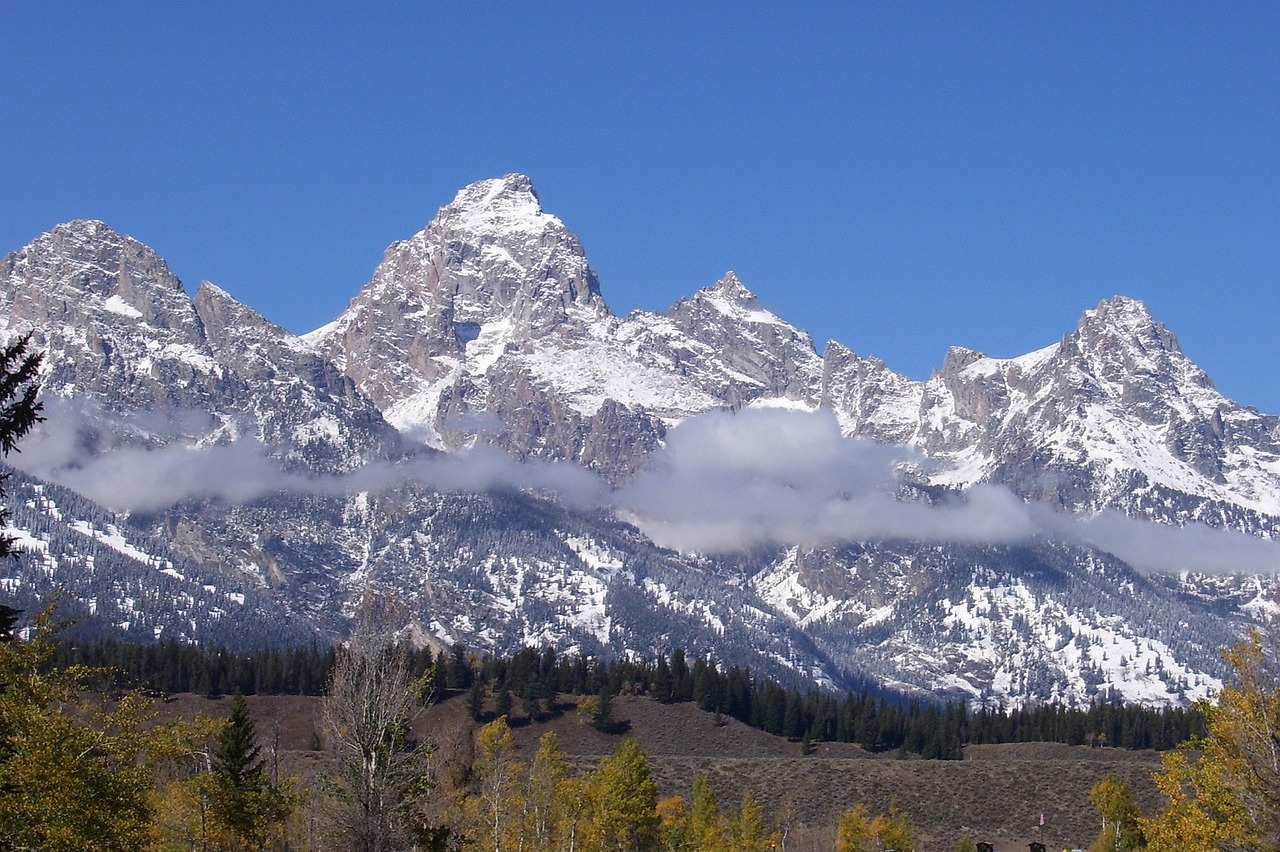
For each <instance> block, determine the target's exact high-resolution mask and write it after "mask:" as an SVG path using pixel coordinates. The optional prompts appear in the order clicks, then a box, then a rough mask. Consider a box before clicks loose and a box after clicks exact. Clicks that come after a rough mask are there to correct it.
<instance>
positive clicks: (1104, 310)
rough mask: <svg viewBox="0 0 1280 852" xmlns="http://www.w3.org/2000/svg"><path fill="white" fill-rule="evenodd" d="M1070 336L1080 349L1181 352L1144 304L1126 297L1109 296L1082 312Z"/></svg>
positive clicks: (1173, 339) (1170, 335) (1171, 336)
mask: <svg viewBox="0 0 1280 852" xmlns="http://www.w3.org/2000/svg"><path fill="white" fill-rule="evenodd" d="M1074 337H1075V338H1076V340H1078V341H1079V343H1080V348H1082V349H1095V350H1096V349H1101V348H1107V347H1114V346H1116V345H1122V346H1126V347H1128V348H1134V347H1136V348H1140V349H1142V350H1144V351H1146V352H1148V353H1151V354H1155V353H1159V352H1163V353H1168V354H1170V355H1181V354H1182V348H1181V347H1180V346H1179V345H1178V340H1177V338H1175V337H1174V336H1173V334H1172V332H1170V331H1169V330H1168V329H1167V328H1165V327H1164V325H1163V324H1161V323H1158V322H1156V321H1155V320H1154V319H1153V318H1152V316H1151V313H1150V312H1149V311H1148V310H1147V306H1146V305H1144V304H1143V303H1142V302H1140V301H1138V300H1137V299H1131V298H1129V297H1128V296H1113V297H1111V298H1110V299H1105V300H1103V301H1102V302H1100V303H1099V304H1098V306H1097V307H1096V308H1093V309H1091V310H1088V311H1085V312H1084V316H1082V317H1081V318H1080V324H1079V326H1078V327H1077V328H1076V331H1075V333H1074Z"/></svg>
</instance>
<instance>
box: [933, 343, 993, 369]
mask: <svg viewBox="0 0 1280 852" xmlns="http://www.w3.org/2000/svg"><path fill="white" fill-rule="evenodd" d="M986 357H987V356H986V354H985V353H983V352H979V351H978V350H976V349H968V348H966V347H964V346H952V347H951V348H950V349H948V350H947V354H946V357H944V358H943V359H942V371H941V373H942V375H944V376H952V375H955V374H956V373H959V372H960V371H961V370H963V369H964V368H966V367H968V366H969V365H970V364H975V363H977V362H978V361H982V360H984V359H985V358H986Z"/></svg>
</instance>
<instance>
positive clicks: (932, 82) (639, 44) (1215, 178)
mask: <svg viewBox="0 0 1280 852" xmlns="http://www.w3.org/2000/svg"><path fill="white" fill-rule="evenodd" d="M781 5H782V4H773V3H732V4H731V3H651V4H616V3H547V4H532V3H519V4H517V3H461V2H458V3H449V2H444V3H431V4H428V3H413V4H404V5H390V4H378V6H377V9H376V10H374V11H368V10H356V9H354V8H352V6H353V4H336V3H334V4H326V3H318V4H317V3H308V4H300V3H299V4H290V3H270V4H267V3H258V4H238V3H218V4H196V3H187V2H182V3H163V4H162V3H154V4H140V3H111V4H108V3H92V4H91V3H70V2H62V3H46V2H38V3H37V2H31V3H26V2H19V3H12V4H8V5H7V6H6V7H5V11H4V13H3V16H2V20H3V29H4V31H5V38H4V49H3V50H0V104H2V105H3V107H4V114H5V121H4V130H3V132H0V181H2V186H3V195H0V251H9V250H12V249H17V248H19V247H21V246H22V245H24V244H26V243H27V242H28V241H29V240H31V239H32V238H33V237H35V236H36V235H37V234H39V233H40V232H42V231H44V230H47V229H48V228H50V227H51V226H53V225H54V224H56V223H58V222H61V221H66V220H68V219H72V218H78V217H90V218H98V219H104V220H106V221H107V222H108V223H110V224H111V225H112V226H113V227H115V228H116V229H118V230H121V231H124V232H126V233H129V234H132V235H133V236H135V237H137V238H138V239H140V240H142V241H143V242H145V243H147V244H148V245H151V246H152V247H153V248H155V249H156V250H157V251H159V252H160V254H161V255H163V256H164V257H165V258H166V259H167V260H168V261H169V263H170V265H171V266H172V268H173V269H174V271H175V272H176V273H177V274H178V275H179V276H180V277H182V278H183V280H184V281H185V282H186V283H187V285H188V286H189V287H191V288H194V286H195V285H196V284H197V283H198V282H199V281H200V280H201V279H209V280H212V281H214V282H215V283H217V284H219V285H221V286H222V287H224V288H225V289H227V290H229V291H230V292H231V293H232V294H233V295H235V296H236V297H237V298H239V299H240V300H242V301H244V302H246V303H248V304H250V305H252V306H253V307H255V308H257V309H258V310H260V311H261V312H262V313H264V314H265V315H266V316H267V317H268V318H270V319H272V320H273V321H275V322H277V323H279V324H281V325H284V326H285V327H287V328H289V329H291V330H293V331H297V332H304V331H308V330H310V329H312V328H314V327H315V326H318V325H320V324H322V323H324V322H327V321H328V320H330V319H332V318H333V317H335V316H336V315H337V314H338V313H339V312H340V311H341V310H342V309H343V307H344V306H345V305H346V303H347V301H348V300H349V299H350V298H351V297H352V296H354V295H355V293H356V292H357V291H358V289H359V288H360V287H361V286H362V285H363V284H364V283H365V281H367V280H368V277H369V275H370V273H371V272H372V270H373V268H374V266H375V265H376V263H377V262H378V260H379V258H380V257H381V254H382V251H383V249H384V248H385V247H386V246H387V244H388V243H390V242H391V241H393V240H396V239H402V238H405V237H408V236H410V235H412V234H413V233H414V232H416V231H417V230H419V229H421V228H422V227H423V226H424V225H425V224H426V223H427V221H428V220H429V219H430V218H431V216H432V215H433V214H434V213H435V211H436V210H437V209H438V208H439V207H440V206H441V205H443V204H445V203H447V202H448V201H449V200H450V199H451V198H452V197H453V195H454V193H455V192H456V191H457V190H458V189H459V188H461V187H462V186H463V185H465V184H467V183H470V182H472V181H474V180H479V179H482V178H487V177H494V176H498V175H501V174H504V173H507V172H513V171H519V172H524V173H526V174H528V175H530V176H531V177H532V178H533V181H534V185H535V186H536V187H537V189H538V191H539V194H540V196H541V198H542V201H543V204H544V206H545V207H546V208H547V209H548V210H549V211H550V212H553V213H555V214H557V215H558V216H560V217H561V218H562V219H563V220H564V221H565V223H566V224H567V225H568V226H569V228H570V229H571V230H573V231H574V232H575V233H576V234H577V235H578V236H579V237H580V238H581V239H582V242H583V244H584V246H585V247H586V250H587V254H588V257H589V258H590V260H591V262H592V265H593V266H594V267H595V268H596V270H597V271H598V272H599V274H600V277H601V282H602V288H603V291H604V295H605V298H606V299H607V300H608V302H609V304H610V306H611V307H612V308H613V309H614V311H615V312H617V313H625V312H627V311H629V310H631V309H633V308H637V307H640V308H647V309H665V308H666V307H667V306H669V305H670V304H671V302H673V301H674V300H675V299H677V298H679V297H680V296H684V295H688V294H690V293H692V292H693V291H694V290H695V289H697V288H699V287H702V286H706V285H708V284H711V283H713V282H714V281H715V280H716V279H717V278H719V277H720V275H721V274H722V273H723V272H724V271H725V270H728V269H733V270H735V271H737V272H738V273H739V275H740V276H741V277H742V279H743V281H744V282H745V283H746V285H747V286H748V287H750V288H751V289H753V290H754V291H756V292H757V293H758V294H759V295H760V296H761V298H762V299H763V301H764V302H765V303H766V305H768V306H769V307H770V308H772V309H773V310H774V311H775V312H776V313H778V314H780V315H781V316H783V317H784V318H785V319H787V320H789V321H790V322H792V323H794V324H796V325H799V326H801V327H803V328H806V329H808V330H809V331H810V332H811V333H812V334H813V335H814V337H815V339H816V340H817V342H818V345H819V347H821V346H822V345H823V343H824V342H825V341H826V340H828V339H831V338H835V339H838V340H840V341H841V342H843V343H845V344H846V345H848V346H850V347H851V348H853V349H854V350H855V351H857V352H859V353H861V354H864V355H876V356H878V357H880V358H883V359H884V360H885V361H886V362H887V363H888V364H889V365H890V366H891V367H893V368H894V369H896V370H898V371H900V372H904V373H906V374H908V375H910V376H912V377H915V378H923V377H925V376H927V375H928V374H929V372H930V370H932V369H933V368H935V367H937V366H938V365H940V364H941V361H942V356H943V354H944V352H945V350H946V348H947V347H948V346H950V345H953V344H954V345H964V346H969V347H972V348H975V349H980V350H983V351H985V352H987V353H989V354H991V355H995V356H1001V357H1003V356H1013V355H1018V354H1022V353H1024V352H1027V351H1029V350H1032V349H1035V348H1039V347H1041V346H1044V345H1047V344H1049V343H1052V342H1054V341H1055V340H1057V339H1059V338H1060V337H1061V335H1062V334H1063V333H1065V332H1067V331H1070V330H1071V329H1072V328H1074V326H1075V324H1076V322H1077V320H1078V318H1079V316H1080V314H1081V313H1082V312H1083V311H1084V310H1085V309H1086V308H1089V307H1092V306H1093V305H1095V304H1096V303H1097V302H1098V301H1100V300H1101V299H1103V298H1106V297H1108V296H1111V295H1114V294H1117V293H1122V294H1125V295H1130V296H1133V297H1136V298H1139V299H1142V300H1143V301H1145V302H1146V303H1147V304H1148V306H1149V307H1150V309H1151V311H1152V313H1153V314H1154V315H1155V317H1156V318H1157V319H1159V320H1161V321H1163V322H1164V323H1165V324H1166V325H1168V326H1169V328H1170V329H1171V330H1172V331H1173V332H1174V333H1175V334H1176V335H1177V336H1178V337H1179V339H1180V340H1181V342H1182V344H1183V348H1184V349H1185V350H1186V352H1187V353H1188V354H1189V355H1190V356H1191V357H1192V358H1194V359H1195V360H1196V361H1197V362H1199V363H1200V364H1201V366H1203V367H1204V368H1205V369H1206V370H1207V371H1208V372H1209V374H1210V376H1211V377H1212V378H1213V379H1214V380H1215V382H1216V383H1217V385H1218V386H1219V388H1220V389H1222V390H1223V391H1224V392H1225V393H1226V394H1228V395H1229V396H1231V397H1233V398H1235V399H1237V400H1239V401H1241V402H1243V403H1245V404H1250V405H1255V406H1257V407H1259V408H1261V409H1263V410H1264V411H1268V412H1271V413H1280V381H1277V379H1276V361H1277V358H1276V351H1277V350H1276V343H1275V340H1276V330H1277V317H1280V4H1275V3H1237V2H1224V3H1213V4H1209V3H1203V4H1184V3H1169V2H1163V3H1141V2H1126V3H1087V2H1086V3H1008V4H1005V3H985V2H975V3H944V2H937V3H929V4H915V3H908V2H901V3H898V2H894V3H889V2H884V3H859V4H854V3H829V4H827V3H803V4H789V5H792V6H795V7H797V8H793V9H788V10H785V11H779V9H778V7H779V6H781Z"/></svg>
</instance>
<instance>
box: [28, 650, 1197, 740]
mask: <svg viewBox="0 0 1280 852" xmlns="http://www.w3.org/2000/svg"><path fill="white" fill-rule="evenodd" d="M406 653H407V655H408V659H409V665H410V667H411V669H412V671H413V673H414V676H415V677H423V676H429V677H430V680H431V683H432V684H433V687H432V688H433V689H434V690H435V691H436V692H437V697H444V696H447V695H449V694H450V693H464V694H465V695H466V696H467V697H466V699H465V700H466V701H467V702H468V708H469V710H470V711H471V714H472V716H473V717H474V718H475V719H476V720H477V721H485V715H484V713H485V711H484V707H485V706H486V704H485V702H486V700H487V699H489V698H490V697H492V699H493V702H494V704H495V705H496V708H497V709H496V713H494V714H493V715H508V716H512V717H515V716H523V717H526V718H533V719H537V718H540V717H541V716H543V715H544V714H546V713H549V712H552V711H553V710H554V707H555V702H556V696H557V695H559V694H569V695H595V696H597V699H598V700H600V699H601V697H602V698H603V701H604V702H605V703H606V706H607V702H608V701H609V699H611V698H612V697H613V696H617V695H621V694H630V695H644V696H648V697H650V698H652V699H654V700H656V701H659V702H662V703H668V704H673V703H682V702H692V703H694V704H696V705H697V706H698V707H699V708H701V709H702V710H704V711H706V712H708V713H715V714H719V715H721V716H723V717H728V718H732V719H736V720H738V721H740V722H742V723H744V724H747V725H750V726H752V727H754V728H757V729H759V730H762V731H766V732H767V733H770V734H774V735H777V736H783V737H787V738H789V739H791V740H795V741H799V742H803V743H806V744H810V743H817V742H843V743H856V744H858V745H860V746H862V747H863V748H865V749H867V750H869V751H875V752H884V751H895V750H901V751H903V752H906V753H910V754H919V755H921V756H923V757H926V758H932V759H942V760H947V759H958V758H960V757H961V755H962V751H961V749H962V747H963V746H965V745H970V744H998V743H1015V742H1055V743H1065V744H1067V745H1093V746H1111V747H1118V748H1130V749H1156V750H1166V749H1171V748H1174V747H1176V746H1177V745H1178V744H1179V743H1182V742H1184V741H1186V740H1187V739H1189V738H1191V737H1193V736H1195V735H1197V734H1199V733H1201V732H1202V731H1203V724H1204V723H1203V717H1202V716H1201V714H1200V713H1199V712H1198V711H1197V710H1195V709H1194V708H1185V707H1142V706H1139V705H1132V704H1120V703H1106V702H1095V703H1093V704H1092V705H1090V706H1089V707H1087V708H1078V707H1065V706H1062V705H1059V704H1041V705H1036V706H1029V707H1014V708H1001V707H995V708H987V707H983V708H979V709H977V710H971V709H969V708H967V707H966V706H965V705H964V704H963V703H960V702H955V701H952V702H945V703H940V702H935V701H929V700H925V699H920V698H916V697H911V696H906V695H903V694H900V693H895V692H892V691H890V690H885V689H877V688H874V687H871V686H868V687H866V688H864V689H862V690H859V691H856V692H855V691H850V692H847V693H845V694H844V695H837V694H834V693H831V692H828V691H824V690H820V689H808V690H801V689H799V688H796V687H791V686H783V685H782V684H779V683H778V682H776V681H774V680H771V679H763V678H759V677H756V676H754V675H753V674H752V672H751V671H750V670H749V669H743V668H740V667H738V666H731V667H729V668H728V669H727V670H722V669H721V668H720V667H719V666H717V665H716V664H715V663H714V662H713V661H710V660H707V659H703V658H695V659H693V660H692V661H690V660H689V659H688V658H687V657H686V654H685V652H684V651H683V650H682V649H678V648H677V649H676V650H675V651H674V652H673V653H672V654H671V655H670V657H668V656H667V655H665V654H664V655H659V656H658V658H657V659H656V660H654V661H652V662H645V661H638V660H631V659H620V660H613V661H609V660H602V659H595V658H590V657H585V656H581V655H576V654H560V653H557V652H556V651H555V649H553V648H550V647H547V648H543V649H541V650H538V649H534V648H525V649H524V650H522V651H520V652H518V653H516V654H514V655H511V656H509V657H504V656H499V655H483V656H481V655H477V654H473V653H471V652H469V651H468V650H467V649H466V648H465V647H464V646H462V645H455V646H453V647H452V648H449V649H442V650H440V651H438V652H434V651H432V650H430V649H416V650H415V649H406ZM336 659H337V649H336V648H333V647H326V648H321V647H320V646H318V645H317V644H314V643H313V644H311V645H308V646H305V647H299V648H279V649H261V650H258V651H255V652H253V653H251V654H237V653H232V652H230V651H228V650H226V649H224V648H203V647H200V646H195V645H190V644H185V643H181V642H174V641H169V642H159V643H150V644H139V643H132V642H122V641H119V640H115V639H99V640H86V641H63V642H60V643H59V644H58V645H57V649H56V651H55V654H54V658H53V661H52V664H53V665H55V666H70V665H82V666H89V667H93V668H97V669H100V670H104V671H109V672H111V673H112V677H113V679H114V681H113V682H114V684H115V686H117V687H119V688H145V689H148V690H153V691H155V692H158V693H167V694H176V693H181V692H193V693H196V694H200V695H209V696H217V695H231V694H234V693H236V692H239V693H242V694H244V695H321V694H322V693H323V692H324V691H325V688H326V686H327V685H328V683H329V679H330V677H331V673H332V670H333V667H334V664H335V661H336ZM606 723H607V722H606Z"/></svg>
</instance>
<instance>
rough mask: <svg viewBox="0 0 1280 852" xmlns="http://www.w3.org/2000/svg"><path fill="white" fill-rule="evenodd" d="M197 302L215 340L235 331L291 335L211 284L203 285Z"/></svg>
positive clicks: (201, 316)
mask: <svg viewBox="0 0 1280 852" xmlns="http://www.w3.org/2000/svg"><path fill="white" fill-rule="evenodd" d="M193 301H194V302H195V306H196V313H197V314H198V315H199V316H200V320H201V321H202V322H203V323H204V327H205V330H206V332H207V333H208V335H209V337H210V339H211V340H215V341H216V339H217V338H219V337H221V336H223V335H224V334H225V333H226V332H228V331H233V330H234V331H253V332H269V333H270V334H271V335H272V336H273V337H283V336H285V335H288V334H289V332H287V331H285V330H284V329H282V328H280V327H279V326H277V325H276V324H275V323H273V322H271V321H270V320H268V319H267V318H266V317H264V316H263V315H262V314H260V313H258V312H257V311H255V310H254V309H253V308H251V307H249V306H248V305H246V304H244V303H243V302H241V301H238V300H237V299H236V298H235V296H232V295H231V294H230V293H228V292H227V291H226V290H223V289H222V288H221V287H219V286H218V285H217V284H214V283H213V282H211V281H201V282H200V286H199V287H198V288H196V295H195V298H194V300H193Z"/></svg>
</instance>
